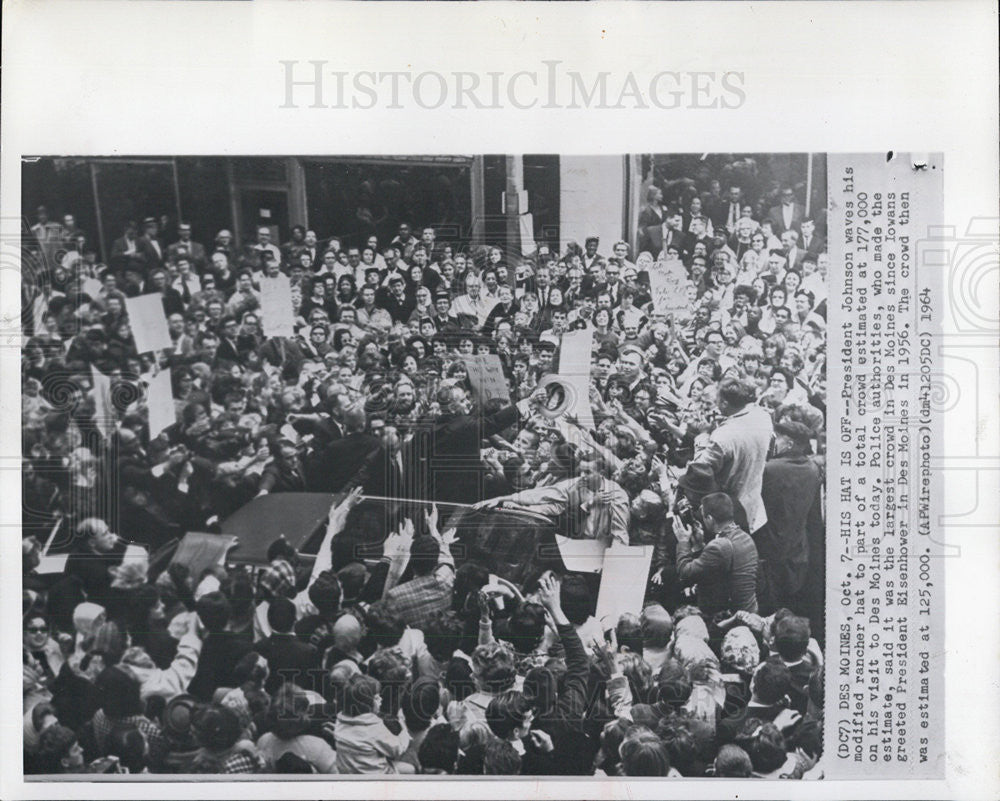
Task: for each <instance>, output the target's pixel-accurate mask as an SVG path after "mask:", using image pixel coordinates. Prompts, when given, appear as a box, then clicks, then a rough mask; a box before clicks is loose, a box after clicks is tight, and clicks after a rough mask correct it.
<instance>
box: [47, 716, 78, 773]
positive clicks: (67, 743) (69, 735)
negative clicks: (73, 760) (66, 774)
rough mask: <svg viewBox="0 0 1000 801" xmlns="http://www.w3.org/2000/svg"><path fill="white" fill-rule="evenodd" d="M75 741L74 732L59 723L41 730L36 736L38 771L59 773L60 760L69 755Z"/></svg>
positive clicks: (60, 768)
mask: <svg viewBox="0 0 1000 801" xmlns="http://www.w3.org/2000/svg"><path fill="white" fill-rule="evenodd" d="M76 741H77V738H76V733H75V732H74V731H73V730H72V729H69V728H67V727H66V726H63V725H60V724H59V723H53V724H52V725H51V726H49V727H48V728H47V729H45V730H43V731H42V733H41V734H40V735H39V737H38V754H37V767H38V768H39V770H40V772H42V773H61V772H62V770H63V766H62V760H63V759H65V758H66V757H67V756H69V752H70V749H71V748H72V747H73V743H75V742H76Z"/></svg>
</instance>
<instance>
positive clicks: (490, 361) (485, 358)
mask: <svg viewBox="0 0 1000 801" xmlns="http://www.w3.org/2000/svg"><path fill="white" fill-rule="evenodd" d="M462 361H463V362H464V363H465V369H466V371H467V372H468V374H469V384H471V385H472V394H473V395H474V396H475V398H476V400H477V401H478V402H479V405H480V406H484V405H485V404H486V402H487V401H489V400H492V399H493V398H500V399H501V400H502V401H504V403H505V404H510V391H509V389H508V388H507V379H506V378H505V377H504V374H503V365H502V364H501V363H500V357H499V356H497V355H496V354H495V353H485V354H477V355H475V356H463V357H462Z"/></svg>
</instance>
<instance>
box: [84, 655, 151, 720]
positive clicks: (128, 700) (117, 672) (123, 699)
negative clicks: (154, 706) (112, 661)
mask: <svg viewBox="0 0 1000 801" xmlns="http://www.w3.org/2000/svg"><path fill="white" fill-rule="evenodd" d="M94 687H95V690H96V691H97V705H98V706H99V707H100V708H101V709H102V710H104V714H105V716H106V717H107V718H109V719H110V720H118V719H120V718H127V717H130V716H131V715H141V714H142V713H143V712H144V711H145V708H144V707H143V704H142V698H141V696H140V692H139V680H138V679H136V678H135V676H134V675H133V674H132V672H131V671H129V670H127V669H125V668H121V667H117V666H115V665H112V666H111V667H108V668H105V669H104V670H102V671H101V673H100V675H99V676H98V677H97V679H96V681H95V682H94Z"/></svg>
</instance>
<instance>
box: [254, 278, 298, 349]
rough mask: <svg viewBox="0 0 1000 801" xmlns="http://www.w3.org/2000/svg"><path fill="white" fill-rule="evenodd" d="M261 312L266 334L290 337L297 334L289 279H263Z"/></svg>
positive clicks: (261, 285)
mask: <svg viewBox="0 0 1000 801" xmlns="http://www.w3.org/2000/svg"><path fill="white" fill-rule="evenodd" d="M282 278H284V276H282ZM260 314H261V318H262V319H261V323H262V325H263V329H264V336H266V337H290V336H294V335H295V315H294V313H293V311H292V288H291V285H290V284H289V283H288V280H287V279H285V280H280V279H275V278H264V279H261V282H260Z"/></svg>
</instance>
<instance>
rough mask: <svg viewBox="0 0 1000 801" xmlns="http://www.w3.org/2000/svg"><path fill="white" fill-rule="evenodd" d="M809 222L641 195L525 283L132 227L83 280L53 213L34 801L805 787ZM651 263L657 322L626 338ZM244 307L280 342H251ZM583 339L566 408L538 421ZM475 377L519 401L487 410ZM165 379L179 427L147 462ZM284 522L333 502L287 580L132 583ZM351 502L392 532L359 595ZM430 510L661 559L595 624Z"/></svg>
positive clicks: (570, 581)
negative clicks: (640, 549)
mask: <svg viewBox="0 0 1000 801" xmlns="http://www.w3.org/2000/svg"><path fill="white" fill-rule="evenodd" d="M730 174H731V173H730ZM801 193H802V187H801V185H796V184H795V183H794V182H793V183H791V184H789V185H784V186H783V185H779V184H775V185H774V186H773V187H771V188H769V189H761V190H759V192H758V194H757V195H756V196H749V197H748V196H747V195H748V190H747V188H746V187H740V186H727V187H725V191H723V188H722V187H721V186H720V181H719V180H718V179H715V180H711V181H706V180H703V177H700V178H699V179H698V180H695V179H682V180H676V181H671V182H669V183H668V184H665V185H663V186H657V185H654V184H651V185H650V186H649V188H648V193H647V195H646V200H647V202H646V204H645V205H644V206H643V208H642V210H641V212H640V214H639V218H638V227H637V229H638V233H637V248H636V249H635V250H633V248H632V247H630V245H629V244H628V243H627V242H624V241H621V242H616V243H602V242H600V241H599V240H598V239H597V238H596V237H592V238H588V239H586V241H585V242H584V243H583V246H582V247H580V246H579V245H578V244H577V243H575V242H569V243H567V244H566V245H565V250H564V252H554V251H550V250H549V249H548V248H547V247H545V246H543V245H538V246H535V247H534V249H533V250H532V252H531V253H530V255H527V256H520V255H516V254H511V253H506V252H504V250H503V249H501V248H499V247H488V246H468V245H467V243H462V242H442V241H439V240H438V238H437V236H436V233H435V230H434V229H433V228H430V227H425V228H422V229H416V230H411V228H410V226H409V225H407V224H403V225H400V227H399V232H398V236H396V237H395V238H394V239H393V240H392V241H391V242H379V241H378V240H377V239H375V238H372V239H370V240H368V241H367V242H366V243H364V244H363V245H362V246H354V245H353V244H349V243H348V244H345V243H342V242H341V241H339V240H338V239H337V238H335V237H334V238H329V239H325V240H322V241H321V240H320V239H318V238H317V236H316V233H315V232H313V231H310V230H306V229H305V228H304V227H302V226H295V227H294V228H293V229H292V231H291V234H290V238H289V239H288V241H286V242H284V243H279V242H274V241H272V236H273V229H271V228H270V227H261V228H259V229H257V230H256V232H255V235H254V237H253V238H252V240H251V241H249V242H247V243H245V244H243V243H239V242H237V241H236V240H235V239H234V237H233V236H232V235H231V233H230V232H228V231H220V232H218V234H217V235H216V236H215V237H214V241H212V242H211V243H208V242H207V241H206V242H205V243H204V244H202V243H199V242H197V241H195V239H194V238H193V237H194V235H195V233H196V232H195V231H193V230H192V226H191V225H190V224H187V223H183V222H182V223H181V224H179V226H178V228H177V230H178V237H177V241H173V242H166V241H164V240H163V239H161V238H160V236H159V230H160V221H159V220H158V219H156V218H148V219H147V220H145V221H143V222H142V223H141V224H132V223H130V224H129V225H128V226H127V227H126V228H125V230H124V231H123V235H122V237H121V238H120V239H118V240H116V241H115V242H114V244H113V246H112V248H111V251H110V253H109V254H108V255H107V261H106V262H104V263H102V262H99V261H98V259H97V256H96V254H95V253H94V251H93V250H92V249H90V248H89V247H88V245H87V236H86V234H85V233H84V232H82V231H80V230H79V229H78V228H77V227H76V224H75V222H74V219H73V216H72V213H71V212H72V209H66V211H67V212H68V213H67V214H66V215H65V216H63V217H62V221H61V222H54V221H50V219H49V216H48V214H47V212H46V210H45V209H39V210H38V222H37V224H36V225H35V226H34V227H33V228H32V229H31V230H32V242H31V243H30V250H31V251H32V252H33V253H34V254H35V258H36V259H37V262H38V264H39V265H40V266H39V269H38V270H37V276H36V277H37V280H36V281H35V282H34V286H32V287H28V289H27V290H26V296H25V299H24V304H25V309H26V313H25V323H24V325H25V334H26V344H25V347H24V349H23V353H22V381H23V453H24V459H23V465H24V466H23V488H24V510H25V515H24V518H25V524H24V526H25V527H24V535H23V541H22V553H23V568H22V574H23V656H24V659H23V692H24V721H23V729H24V758H25V771H26V773H31V774H60V773H84V772H89V773H130V774H131V773H164V774H189V773H221V774H239V773H279V774H290V773H331V774H332V773H340V774H417V773H419V774H460V775H484V774H485V775H512V776H517V775H521V776H525V775H531V776H541V775H596V776H674V777H676V776H682V777H700V776H720V777H765V778H796V779H797V778H818V777H821V776H822V773H823V768H822V763H821V762H820V758H821V756H822V750H823V745H822V743H823V735H822V727H823V652H822V649H821V648H820V646H819V644H818V643H819V642H822V641H823V597H824V586H823V580H824V562H823V560H824V496H823V485H824V464H823V449H824V438H825V319H826V282H825V279H826V275H827V270H828V267H829V257H828V255H827V253H826V248H825V244H824V240H823V235H824V233H825V232H824V230H823V229H824V224H825V223H824V220H823V219H822V218H817V217H810V216H809V215H808V214H807V213H806V211H805V210H804V208H803V206H802V205H801V204H800V202H799V200H800V199H801ZM608 245H610V247H608ZM526 249H527V250H531V248H526ZM662 262H667V263H676V262H680V263H681V264H683V266H684V269H685V270H686V271H687V275H688V278H689V280H688V283H687V293H688V295H687V297H688V301H689V303H688V306H687V308H686V309H684V310H680V311H676V310H675V311H673V312H671V313H669V314H667V313H665V312H664V311H663V310H662V309H657V308H656V307H655V306H654V304H653V303H652V300H651V297H652V296H651V289H650V280H649V275H650V271H651V270H654V269H657V264H658V263H662ZM268 281H275V282H283V283H285V284H286V285H287V286H288V287H289V289H290V296H291V303H292V305H293V317H294V321H295V322H294V328H295V334H294V335H293V336H265V334H264V330H265V327H266V322H267V321H265V320H264V319H263V318H262V301H261V295H262V289H263V288H264V287H265V284H266V282H268ZM149 293H158V294H159V295H160V296H161V297H162V303H163V309H164V314H165V316H166V319H167V323H168V327H169V330H170V335H171V339H172V341H173V347H172V348H167V349H164V350H161V351H157V352H149V353H137V352H136V349H135V342H134V338H133V336H132V331H131V328H130V321H129V318H128V314H127V308H126V302H125V300H126V298H128V297H133V296H136V295H140V294H149ZM577 330H587V331H590V332H592V342H593V353H592V362H591V368H590V377H589V382H590V386H589V390H588V395H589V396H588V397H587V398H586V401H587V403H589V406H588V407H587V413H586V414H584V413H583V411H582V410H583V408H584V405H583V403H582V401H583V399H577V401H578V403H577V405H575V406H572V407H571V408H570V409H569V410H568V411H566V412H565V413H562V414H559V415H556V414H553V411H552V407H553V405H557V404H553V403H551V399H552V392H551V384H550V383H548V382H547V381H546V377H547V376H549V375H550V374H557V373H558V372H559V369H560V365H559V362H560V344H561V340H562V336H563V335H564V334H566V333H568V332H574V331H577ZM476 354H495V355H496V356H497V357H498V359H499V364H500V366H501V368H502V372H503V380H505V382H506V385H507V390H508V394H509V401H506V400H504V399H501V398H496V397H494V398H491V399H489V400H483V399H482V398H481V397H480V396H479V394H478V391H477V386H476V384H475V382H474V381H471V380H470V372H469V362H468V360H467V359H466V358H465V357H468V356H472V355H476ZM162 371H169V374H170V381H171V385H172V391H173V402H174V404H175V409H176V422H175V423H174V424H173V425H170V426H168V427H167V428H166V430H164V431H162V432H158V433H157V434H156V435H155V436H152V437H151V436H150V430H149V414H148V406H149V403H150V399H149V397H148V391H147V389H146V388H147V387H148V386H149V384H150V381H151V380H152V378H154V377H155V376H157V375H159V374H160V373H161V372H162ZM98 373H99V374H101V375H103V376H106V377H107V378H108V380H109V382H110V386H111V392H110V396H109V398H110V400H105V401H103V402H102V401H100V399H98V398H96V397H95V396H96V394H97V392H98V389H97V388H96V386H95V381H94V376H95V375H96V374H98ZM547 386H548V387H549V389H548V390H547V389H546V387H547ZM560 400H561V399H560ZM109 416H110V419H107V418H108V417H109ZM102 417H104V418H105V419H102ZM285 492H326V493H337V495H336V498H337V500H336V501H335V502H334V503H333V505H332V507H331V509H330V515H329V521H328V523H327V524H326V532H325V537H324V539H323V542H322V543H321V545H320V547H319V549H318V551H317V553H316V554H315V556H314V557H312V556H307V555H305V554H302V553H299V552H298V551H297V550H296V549H295V548H294V547H292V545H291V544H289V542H288V541H286V540H285V539H284V538H276V539H275V540H274V541H273V542H272V543H271V544H270V547H269V549H268V552H267V564H266V565H261V566H259V567H258V568H257V569H255V570H251V569H248V568H247V567H245V566H243V567H240V566H234V565H231V564H230V565H228V566H226V565H216V566H212V567H210V568H208V569H206V570H203V571H201V573H200V574H198V575H194V574H192V573H191V571H190V570H189V569H188V568H187V567H186V566H185V565H184V564H183V563H180V562H176V561H175V562H173V563H171V564H169V566H164V565H162V564H161V565H155V564H154V562H153V561H151V560H147V559H143V558H128V559H126V558H124V551H125V547H126V543H133V544H135V543H140V544H142V545H143V546H145V548H146V549H147V551H148V552H149V553H151V554H152V553H156V552H158V551H159V550H160V549H161V548H162V547H163V546H165V545H167V544H168V543H170V542H171V541H173V540H176V539H179V538H182V537H183V536H184V535H185V533H186V532H190V531H197V532H209V533H211V532H217V531H219V530H220V529H219V523H220V521H223V520H225V519H226V518H227V517H228V516H229V515H230V514H232V513H233V512H235V511H236V510H238V509H240V508H242V507H243V506H245V505H246V504H247V503H250V502H251V501H253V500H254V499H255V498H256V497H259V496H262V495H273V494H279V493H285ZM370 496H376V497H381V498H389V499H400V500H401V501H410V502H411V503H410V505H408V506H406V507H405V509H406V510H407V511H405V512H404V513H400V515H398V519H394V522H393V525H392V526H391V527H389V530H386V531H384V532H382V533H381V536H380V537H379V538H378V541H376V542H374V543H371V542H369V543H367V545H369V546H371V545H374V546H375V547H376V550H375V551H374V552H372V551H371V550H370V549H369V550H368V551H366V552H365V555H364V557H362V556H361V555H359V554H360V551H359V550H358V549H357V547H356V546H357V545H358V542H359V541H358V537H357V536H356V532H354V531H353V528H352V527H353V526H354V524H355V519H356V518H355V515H356V510H357V509H359V508H360V504H362V503H363V499H364V498H365V497H370ZM456 503H457V504H468V505H472V506H474V507H475V510H476V511H477V512H478V513H479V514H482V515H483V516H484V517H488V516H489V515H490V514H497V513H500V512H502V511H503V510H530V511H533V512H537V513H539V514H541V515H543V516H545V517H546V518H548V519H551V520H555V521H558V525H559V526H561V527H562V530H563V531H564V533H565V534H566V535H567V536H569V537H571V538H578V539H593V540H599V541H602V542H603V543H604V544H605V545H606V546H607V548H608V549H609V550H613V549H624V548H626V547H628V546H636V545H644V546H649V547H651V549H652V553H653V555H652V559H651V562H650V567H649V571H648V576H646V577H644V579H642V580H644V581H645V586H646V591H645V599H644V601H643V603H642V606H641V607H640V608H636V609H634V610H633V611H630V612H625V613H623V614H621V615H620V617H619V618H618V619H615V620H608V619H601V620H597V619H595V617H594V615H595V611H596V610H595V596H596V593H595V592H594V583H593V579H592V577H587V576H584V575H581V574H579V573H575V572H572V571H568V570H559V569H546V570H545V571H543V572H542V573H541V574H539V575H532V576H531V578H530V579H529V580H526V581H525V582H523V583H520V584H519V583H516V582H512V581H508V580H504V579H503V578H502V577H501V578H498V577H496V576H491V574H490V570H489V569H488V568H487V566H485V565H483V564H480V563H479V562H477V561H476V560H475V559H473V558H469V557H468V551H466V550H463V549H461V548H456V547H455V544H456V543H455V537H456V533H455V530H454V528H452V527H450V526H449V525H448V520H447V519H446V517H445V515H444V514H440V513H439V510H438V506H437V505H436V504H456ZM397 524H398V525H397ZM53 545H55V546H60V545H62V546H65V547H63V548H62V550H63V551H64V553H65V554H67V555H66V558H65V564H64V567H63V568H62V570H61V572H59V573H56V574H54V575H53V574H49V573H47V572H45V570H44V563H45V562H46V560H48V559H49V558H50V556H51V553H52V552H53V551H58V550H60V548H59V547H53ZM43 557H44V558H43Z"/></svg>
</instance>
